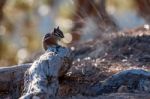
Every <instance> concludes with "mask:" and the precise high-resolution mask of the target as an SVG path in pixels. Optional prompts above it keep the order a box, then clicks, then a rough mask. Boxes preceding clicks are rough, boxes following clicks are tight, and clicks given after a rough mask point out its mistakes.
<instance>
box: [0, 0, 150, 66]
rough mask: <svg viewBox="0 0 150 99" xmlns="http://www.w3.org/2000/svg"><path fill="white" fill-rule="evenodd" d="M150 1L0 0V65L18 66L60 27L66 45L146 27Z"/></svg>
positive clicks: (149, 12) (149, 18)
mask: <svg viewBox="0 0 150 99" xmlns="http://www.w3.org/2000/svg"><path fill="white" fill-rule="evenodd" d="M149 16H150V0H0V66H10V65H15V64H20V63H22V62H23V61H24V59H26V58H28V57H31V55H32V54H34V53H38V52H40V51H42V50H43V48H42V37H43V36H44V34H46V33H47V32H51V31H52V30H53V28H54V27H56V26H59V27H60V29H61V30H62V31H63V32H64V33H65V39H64V40H63V41H62V42H61V43H62V44H63V45H68V44H72V43H76V42H80V41H87V40H90V39H94V38H96V37H97V38H98V37H100V36H101V33H105V34H107V33H111V32H117V31H122V30H126V29H131V28H135V27H140V26H142V25H144V26H146V28H149V25H148V24H149V23H150V17H149Z"/></svg>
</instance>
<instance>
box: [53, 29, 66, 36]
mask: <svg viewBox="0 0 150 99" xmlns="http://www.w3.org/2000/svg"><path fill="white" fill-rule="evenodd" d="M54 35H55V36H57V37H60V38H64V35H63V32H62V31H60V30H57V31H55V33H54Z"/></svg>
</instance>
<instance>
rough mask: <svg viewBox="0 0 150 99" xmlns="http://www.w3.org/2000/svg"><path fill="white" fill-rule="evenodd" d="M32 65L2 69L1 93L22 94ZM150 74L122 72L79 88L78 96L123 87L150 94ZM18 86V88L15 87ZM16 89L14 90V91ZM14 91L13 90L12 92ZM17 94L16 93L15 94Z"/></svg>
mask: <svg viewBox="0 0 150 99" xmlns="http://www.w3.org/2000/svg"><path fill="white" fill-rule="evenodd" d="M30 66H31V64H22V65H18V66H13V67H1V68H0V81H1V83H0V87H1V88H0V92H4V91H8V92H9V94H10V95H11V96H12V95H16V93H19V95H20V94H21V91H20V90H19V88H20V86H21V84H22V83H21V82H22V81H23V74H24V71H25V70H26V69H27V68H29V67H30ZM149 83H150V72H148V71H144V70H142V69H133V70H126V71H123V72H120V73H118V74H115V75H112V76H111V77H109V78H107V79H106V80H105V81H103V82H101V83H98V82H97V83H96V84H94V85H91V86H89V84H88V85H87V86H86V85H85V86H83V87H84V88H83V87H81V86H79V87H80V88H78V89H80V91H79V92H78V94H86V95H100V94H104V93H114V92H118V90H120V89H119V88H120V87H122V86H126V87H127V88H128V92H131V91H133V90H134V89H135V90H139V91H144V92H148V93H149V92H150V88H149ZM15 86H17V87H15ZM13 88H14V89H13ZM12 89H13V90H12ZM14 92H15V93H14Z"/></svg>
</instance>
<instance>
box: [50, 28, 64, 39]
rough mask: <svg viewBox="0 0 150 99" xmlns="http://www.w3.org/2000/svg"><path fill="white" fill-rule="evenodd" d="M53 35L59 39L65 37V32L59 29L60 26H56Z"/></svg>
mask: <svg viewBox="0 0 150 99" xmlns="http://www.w3.org/2000/svg"><path fill="white" fill-rule="evenodd" d="M52 35H53V36H54V37H55V38H56V39H57V40H60V39H62V38H64V34H63V32H62V31H61V30H60V29H59V26H58V27H57V28H54V31H53V32H52Z"/></svg>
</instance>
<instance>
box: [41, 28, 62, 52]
mask: <svg viewBox="0 0 150 99" xmlns="http://www.w3.org/2000/svg"><path fill="white" fill-rule="evenodd" d="M62 38H64V35H63V32H62V31H61V30H60V29H59V27H57V28H54V30H53V32H52V33H47V34H46V35H45V36H44V39H43V48H44V49H45V50H47V49H48V46H52V45H58V44H57V43H58V41H59V40H61V39H62Z"/></svg>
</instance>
